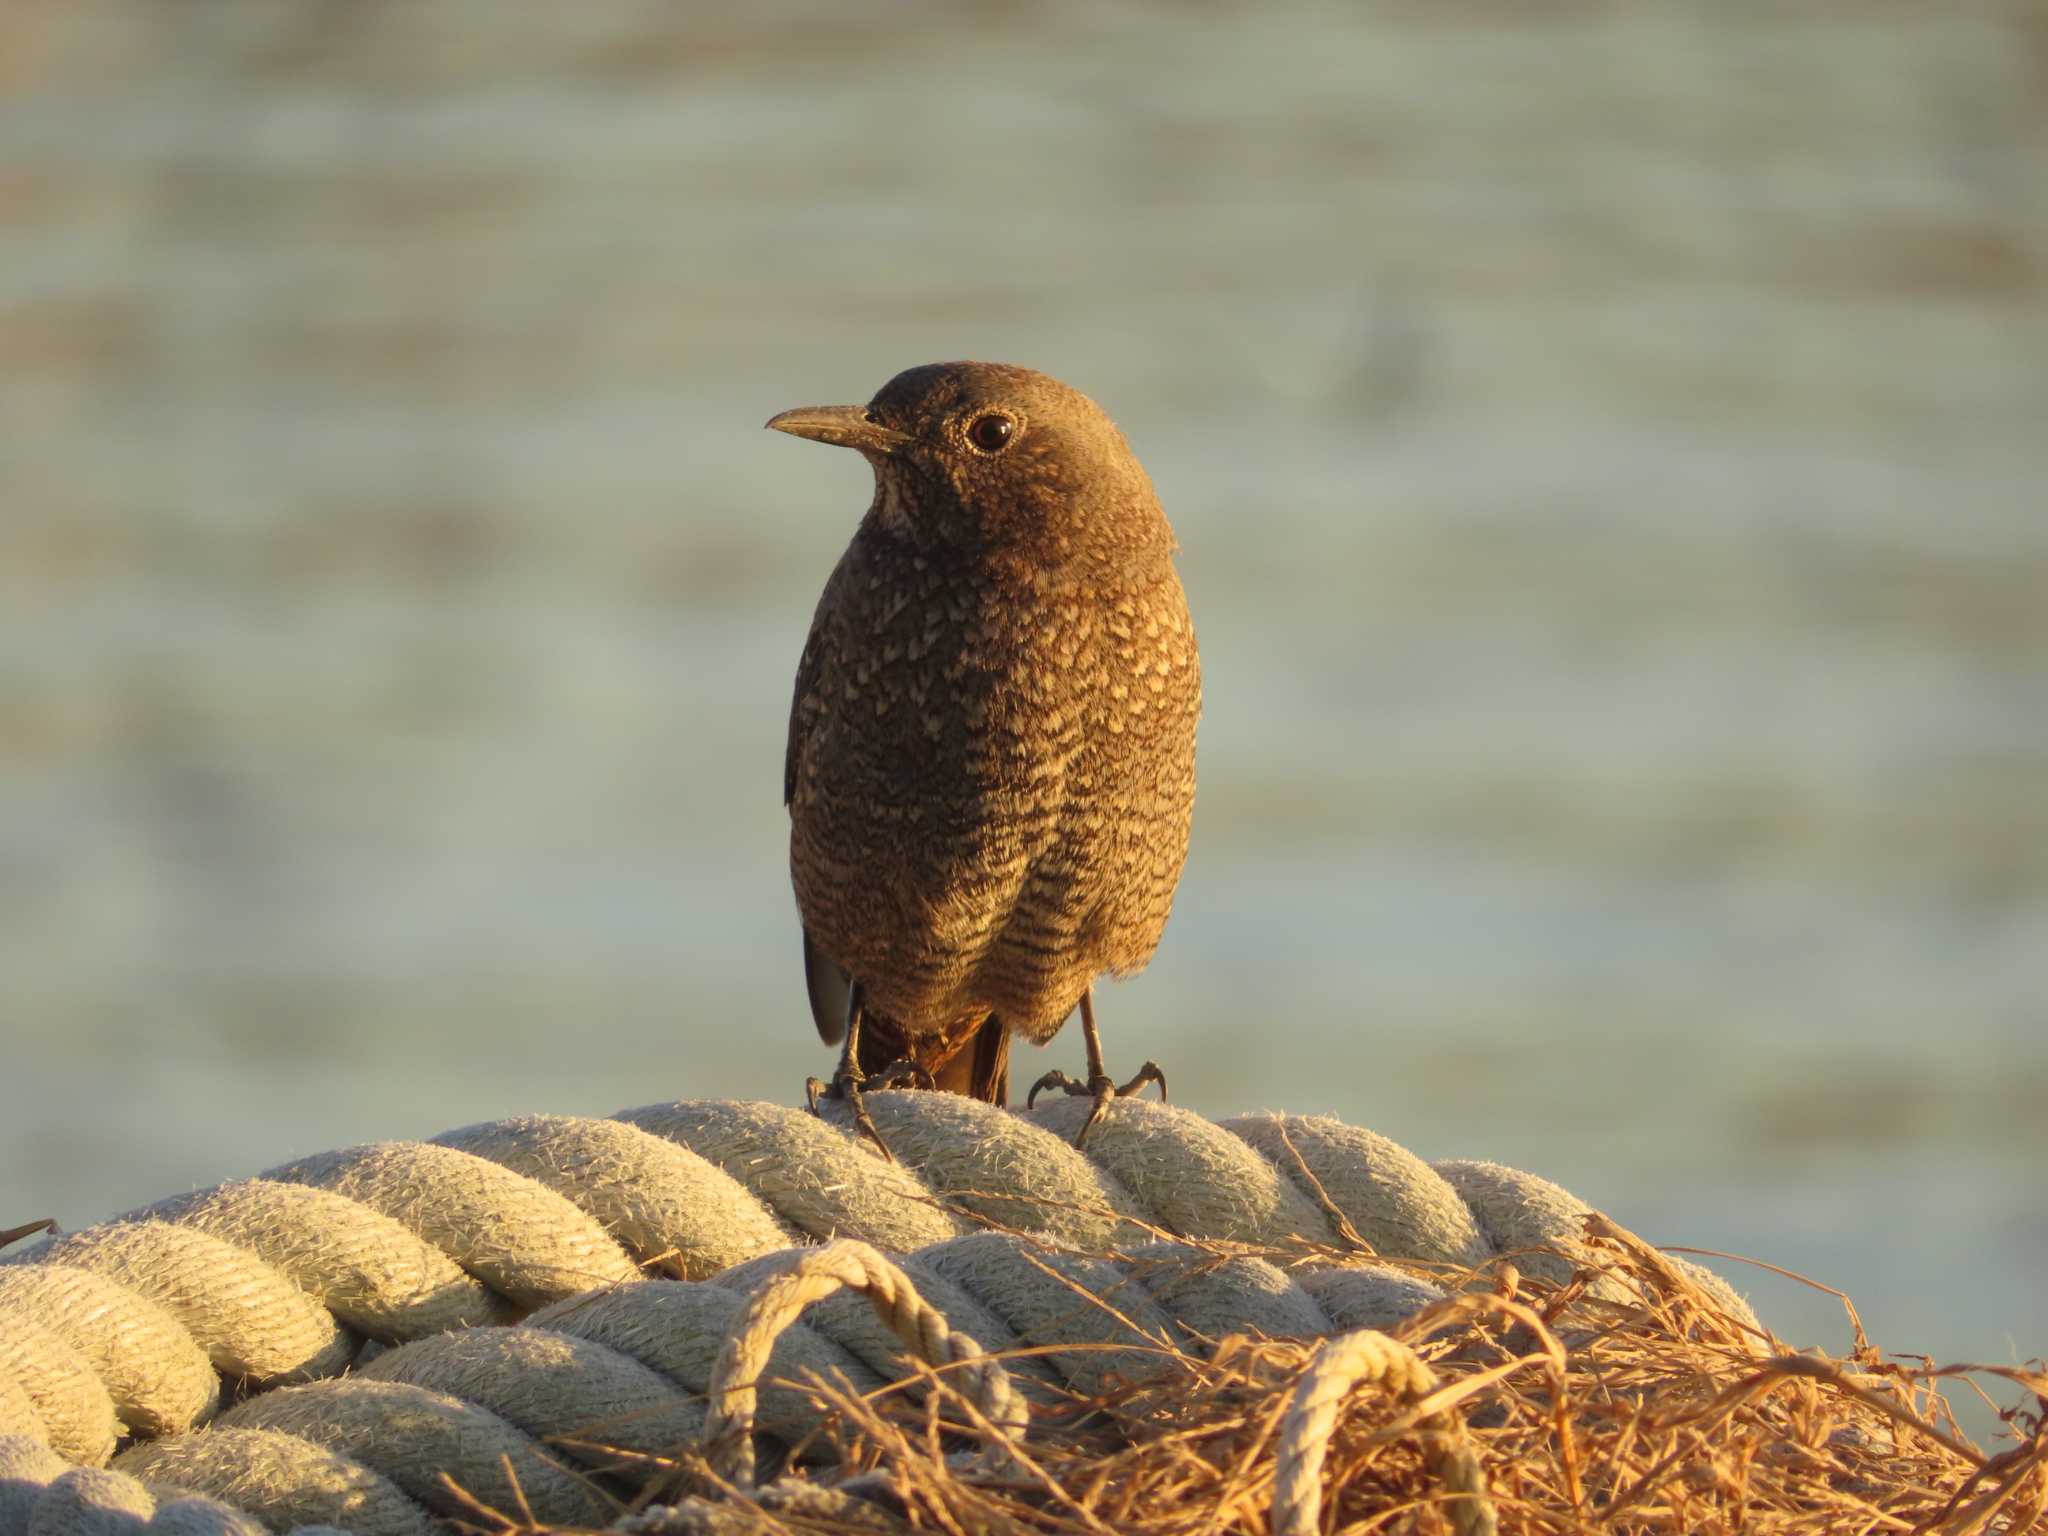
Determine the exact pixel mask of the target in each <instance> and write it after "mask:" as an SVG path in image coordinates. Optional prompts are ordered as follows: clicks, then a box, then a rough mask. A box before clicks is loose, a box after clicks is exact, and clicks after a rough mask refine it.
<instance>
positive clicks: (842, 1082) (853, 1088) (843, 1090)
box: [804, 1068, 896, 1163]
mask: <svg viewBox="0 0 2048 1536" xmlns="http://www.w3.org/2000/svg"><path fill="white" fill-rule="evenodd" d="M866 1081H867V1076H866V1074H864V1073H863V1072H861V1071H860V1070H859V1069H858V1068H855V1069H854V1070H852V1071H850V1072H849V1071H846V1070H844V1069H843V1068H842V1069H841V1070H840V1071H839V1072H836V1073H834V1074H833V1077H832V1081H831V1082H829V1083H826V1082H820V1081H819V1080H818V1079H817V1078H815V1077H807V1078H805V1079H804V1102H805V1104H806V1105H808V1106H809V1108H810V1111H811V1113H812V1114H814V1115H815V1114H817V1113H818V1100H819V1099H821V1098H827V1099H844V1100H845V1101H846V1105H847V1108H849V1109H851V1110H852V1111H853V1132H854V1136H855V1137H856V1138H859V1137H862V1136H865V1137H867V1139H868V1140H869V1141H872V1142H873V1143H874V1144H875V1150H876V1151H878V1152H880V1153H881V1154H882V1161H883V1162H885V1163H893V1162H895V1161H896V1154H895V1153H893V1152H891V1151H890V1150H889V1143H887V1142H886V1141H884V1140H882V1133H881V1132H880V1131H878V1130H876V1129H875V1122H874V1121H873V1120H871V1119H869V1118H868V1107H867V1105H866V1103H864V1102H863V1101H862V1099H861V1096H860V1089H861V1084H862V1083H864V1082H866Z"/></svg>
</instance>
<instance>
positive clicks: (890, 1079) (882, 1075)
mask: <svg viewBox="0 0 2048 1536" xmlns="http://www.w3.org/2000/svg"><path fill="white" fill-rule="evenodd" d="M868 1086H869V1087H870V1088H875V1089H882V1088H923V1089H926V1090H929V1091H936V1090H937V1089H938V1086H939V1080H938V1079H937V1078H935V1077H933V1076H932V1075H931V1073H929V1072H927V1071H925V1069H924V1068H923V1067H921V1066H919V1065H918V1064H917V1063H916V1062H914V1061H912V1060H911V1059H910V1058H909V1057H908V1056H898V1057H897V1058H896V1059H895V1060H894V1061H892V1062H890V1063H889V1065H887V1066H886V1067H884V1068H882V1070H881V1071H879V1072H877V1073H876V1074H875V1075H874V1076H873V1077H871V1078H869V1079H868Z"/></svg>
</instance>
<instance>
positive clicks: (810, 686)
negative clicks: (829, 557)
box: [782, 558, 852, 1045]
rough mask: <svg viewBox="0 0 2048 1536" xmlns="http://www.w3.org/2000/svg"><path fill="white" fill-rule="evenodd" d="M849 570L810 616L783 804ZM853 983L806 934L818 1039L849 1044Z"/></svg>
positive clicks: (829, 584) (835, 575)
mask: <svg viewBox="0 0 2048 1536" xmlns="http://www.w3.org/2000/svg"><path fill="white" fill-rule="evenodd" d="M845 569H846V559H844V558H842V559H841V560H840V562H839V564H838V565H837V566H835V567H834V568H833V571H832V575H831V576H830V578H828V579H827V580H826V582H825V590H824V593H823V594H822V595H821V596H820V597H819V599H818V610H817V612H816V613H815V614H813V615H812V616H811V631H810V633H809V634H808V635H807V636H805V637H804V653H803V657H802V659H801V660H799V661H798V662H797V664H796V691H795V694H794V696H793V697H792V698H791V699H790V701H789V744H788V746H787V747H786V748H785V749H784V751H783V755H782V803H783V804H784V805H785V806H786V805H789V804H790V803H791V802H792V801H793V800H795V799H796V776H797V768H798V765H799V764H800V763H801V762H802V761H803V751H804V741H805V739H806V738H807V737H808V736H809V735H810V733H811V727H812V725H813V724H814V723H815V721H816V720H817V717H818V708H819V706H818V701H817V693H818V688H819V686H820V682H821V679H822V677H823V674H824V671H825V657H826V654H827V651H828V648H829V645H830V636H829V633H828V627H829V625H830V623H831V620H830V618H829V615H830V614H831V613H832V612H833V609H834V606H835V603H836V600H837V592H838V589H839V586H840V583H841V575H840V573H841V572H842V571H844V570H845ZM851 987H852V982H851V980H850V978H849V977H848V976H847V974H846V972H845V971H843V970H841V969H840V968H839V962H838V961H836V960H834V959H833V958H832V957H831V956H830V955H828V954H826V953H825V952H824V951H823V950H822V949H820V948H819V947H818V945H817V941H816V940H814V939H813V938H812V937H811V932H810V929H808V928H806V929H805V930H804V990H805V991H806V992H808V993H809V994H810V999H811V1022H812V1023H813V1024H815V1025H817V1026H818V1038H819V1039H820V1040H823V1041H824V1042H825V1043H826V1044H827V1045H837V1044H838V1043H839V1042H840V1041H841V1040H843V1039H845V1038H846V1003H847V998H848V995H849V992H850V990H851Z"/></svg>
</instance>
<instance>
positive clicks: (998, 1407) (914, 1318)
mask: <svg viewBox="0 0 2048 1536" xmlns="http://www.w3.org/2000/svg"><path fill="white" fill-rule="evenodd" d="M841 1289H847V1290H855V1291H860V1292H862V1293H864V1294H865V1295H866V1296H867V1298H868V1300H869V1301H870V1302H872V1303H873V1304H874V1308H875V1311H876V1312H877V1313H878V1314H880V1316H881V1317H882V1319H883V1321H885V1322H887V1323H888V1325H889V1327H890V1328H891V1329H892V1330H894V1332H895V1334H896V1336H897V1337H898V1338H899V1339H901V1340H903V1342H904V1343H905V1344H907V1345H909V1346H910V1347H911V1348H912V1349H914V1350H916V1351H917V1353H918V1355H919V1356H920V1357H921V1358H922V1359H923V1360H924V1361H925V1362H926V1363H927V1364H929V1365H932V1366H934V1367H941V1366H959V1367H960V1374H961V1376H962V1377H963V1378H964V1380H965V1382H966V1385H967V1391H968V1394H969V1396H970V1398H971V1400H972V1401H973V1402H974V1404H975V1406H976V1407H977V1408H978V1409H979V1410H980V1412H981V1413H982V1415H983V1416H984V1417H985V1418H986V1419H987V1420H988V1421H989V1423H990V1425H991V1426H992V1427H993V1428H994V1429H995V1430H996V1431H997V1433H998V1434H1000V1435H1001V1436H1003V1437H1004V1438H1005V1439H1012V1438H1018V1437H1021V1436H1022V1435H1023V1434H1024V1432H1025V1430H1026V1428H1027V1427H1028V1425H1029V1422H1030V1410H1029V1409H1028V1408H1026V1406H1025V1404H1024V1399H1023V1398H1022V1397H1020V1396H1019V1395H1018V1393H1017V1390H1016V1388H1015V1387H1013V1386H1012V1385H1011V1383H1010V1375H1009V1372H1007V1371H1005V1370H1004V1369H1003V1367H1002V1365H1001V1363H1000V1362H998V1361H997V1360H995V1359H994V1358H993V1357H991V1356H989V1355H987V1354H985V1353H984V1352H983V1350H982V1348H981V1346H980V1345H979V1344H977V1343H975V1342H974V1340H973V1339H971V1338H969V1337H968V1336H967V1335H966V1334H964V1333H958V1332H955V1331H954V1329H953V1327H952V1325H951V1324H950V1323H948V1322H947V1321H946V1315H945V1314H944V1313H943V1312H941V1311H939V1310H938V1309H937V1308H936V1307H934V1306H932V1305H930V1304H929V1303H928V1302H926V1301H925V1299H924V1298H923V1297H922V1296H920V1295H918V1293H917V1287H916V1286H915V1285H913V1284H911V1281H910V1277H909V1276H908V1275H906V1274H904V1273H903V1271H902V1270H900V1269H898V1268H897V1267H896V1266H895V1265H894V1264H892V1263H890V1262H889V1261H888V1260H887V1259H886V1258H884V1257H883V1256H882V1255H881V1254H880V1253H878V1252H877V1251H876V1250H875V1249H873V1248H870V1247H869V1246H868V1245H867V1244H866V1243H863V1242H859V1241H857V1240H855V1239H852V1238H841V1239H839V1240H837V1241H835V1242H830V1243H827V1244H826V1245H825V1246H824V1247H822V1248H820V1249H818V1250H817V1251H816V1252H814V1253H807V1254H805V1255H804V1257H803V1258H802V1259H801V1260H799V1261H798V1262H797V1263H796V1264H795V1265H794V1266H792V1267H791V1268H790V1269H789V1270H788V1271H787V1272H786V1273H784V1274H781V1275H777V1276H776V1277H775V1278H774V1279H773V1280H770V1281H769V1282H768V1283H767V1284H766V1285H764V1286H762V1287H761V1289H760V1290H759V1291H757V1292H756V1293H755V1294H754V1297H753V1299H752V1300H751V1301H749V1302H748V1303H747V1310H746V1311H745V1313H744V1314H742V1316H741V1318H740V1325H739V1327H738V1328H737V1329H736V1330H735V1331H734V1333H733V1334H732V1336H731V1337H730V1338H728V1339H727V1340H726V1342H725V1347H724V1349H723V1350H721V1351H720V1352H719V1356H718V1365H717V1367H716V1369H715V1370H714V1372H713V1374H712V1382H711V1393H710V1397H711V1406H710V1410H709V1412H707V1413H706V1415H705V1419H704V1440H703V1445H704V1449H705V1456H706V1459H707V1460H708V1461H709V1462H710V1464H711V1467H712V1470H713V1471H714V1472H716V1473H717V1474H718V1475H719V1476H720V1477H723V1478H724V1479H726V1480H727V1481H728V1482H730V1483H732V1484H733V1485H734V1486H735V1487H738V1488H741V1489H750V1488H752V1487H753V1485H754V1405H755V1397H756V1393H757V1386H756V1384H757V1383H758V1382H759V1380H760V1377H761V1372H762V1371H763V1370H764V1369H765V1368H766V1367H767V1364H768V1356H769V1354H770V1352H771V1351H772V1350H773V1349H774V1347H775V1340H776V1338H777V1337H778V1336H779V1335H780V1334H781V1332H782V1330H783V1329H785V1328H787V1327H788V1326H789V1325H790V1324H791V1323H793V1322H795V1321H796V1318H797V1314H799V1313H800V1312H802V1311H803V1310H804V1308H805V1307H807V1306H809V1305H810V1304H811V1303H812V1302H814V1301H822V1300H823V1299H824V1298H825V1297H827V1296H830V1295H832V1294H833V1293H835V1292H836V1291H839V1290H841Z"/></svg>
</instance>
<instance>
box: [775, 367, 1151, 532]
mask: <svg viewBox="0 0 2048 1536" xmlns="http://www.w3.org/2000/svg"><path fill="white" fill-rule="evenodd" d="M768 425H769V426H771V427H773V428H775V429H776V430H777V431H779V432H789V433H793V434H794V435H795V436H798V437H808V438H812V439H814V440H815V441H817V442H821V443H833V444H837V445H838V446H840V447H845V448H856V449H859V450H860V452H861V453H862V454H863V455H865V456H866V458H867V460H868V462H869V463H870V464H872V465H873V466H874V468H875V501H874V506H873V508H872V510H871V511H870V513H869V517H870V518H871V519H872V520H874V521H875V522H876V523H878V524H879V525H880V527H881V529H882V530H883V531H884V532H886V533H889V534H892V535H894V536H896V537H900V538H904V539H907V540H908V541H910V542H911V543H913V544H917V545H921V546H928V547H941V546H943V547H946V548H950V549H954V550H958V551H960V552H961V553H963V554H966V555H969V556H973V555H977V554H998V553H1000V554H1004V555H1009V556H1013V557H1022V558H1024V559H1026V560H1029V561H1030V562H1031V563H1032V564H1034V565H1037V566H1040V567H1042V568H1054V569H1059V568H1064V567H1068V566H1075V565H1079V566H1087V565H1100V564H1112V565H1116V564H1128V563H1131V562H1135V561H1140V560H1144V559H1148V558H1158V557H1159V556H1161V555H1163V554H1170V553H1171V552H1172V550H1173V530H1172V529H1171V528H1170V527H1169V526H1168V525H1167V521H1166V517H1165V514H1164V513H1162V512H1161V511H1160V509H1159V501H1158V498H1157V497H1156V496H1155V495H1154V494H1153V491H1152V482H1151V481H1150V480H1149V479H1147V478H1146V475H1145V471H1144V468H1143V467H1142V466H1141V465H1140V464H1139V463H1138V460H1137V458H1136V456H1135V455H1133V454H1132V452H1131V450H1130V445H1129V444H1127V443H1126V442H1125V441H1124V436H1123V433H1121V432H1119V431H1118V430H1117V427H1116V423H1115V422H1113V421H1111V420H1110V419H1109V417H1108V416H1107V415H1105V414H1104V413H1103V410H1102V408H1101V407H1100V406H1098V405H1097V404H1096V403H1095V402H1094V401H1093V400H1090V399H1089V398H1088V397H1087V396H1086V395H1084V394H1082V393H1081V392H1080V391H1079V390H1075V389H1069V388H1068V387H1067V386H1066V385H1064V384H1062V383H1060V382H1059V380H1057V379H1053V378H1048V377H1047V376H1046V375H1044V374H1042V373H1034V372H1032V371H1031V370H1030V369H1029V368H1016V367H1012V366H1009V365H1008V364H1003V363H927V364H926V365H924V366H923V367H920V368H911V369H907V370H905V371H904V372H902V373H899V374H897V375H896V377H895V378H893V379H891V380H890V381H889V382H888V383H887V384H884V385H883V386H882V388H881V390H880V391H879V392H878V393H877V394H876V395H875V397H874V399H872V400H870V401H869V402H868V403H867V404H866V405H865V406H860V405H831V406H808V407H805V408H803V409H800V410H794V411H784V412H783V413H782V414H781V415H779V416H776V417H774V418H772V419H771V420H770V421H769V423H768Z"/></svg>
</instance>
